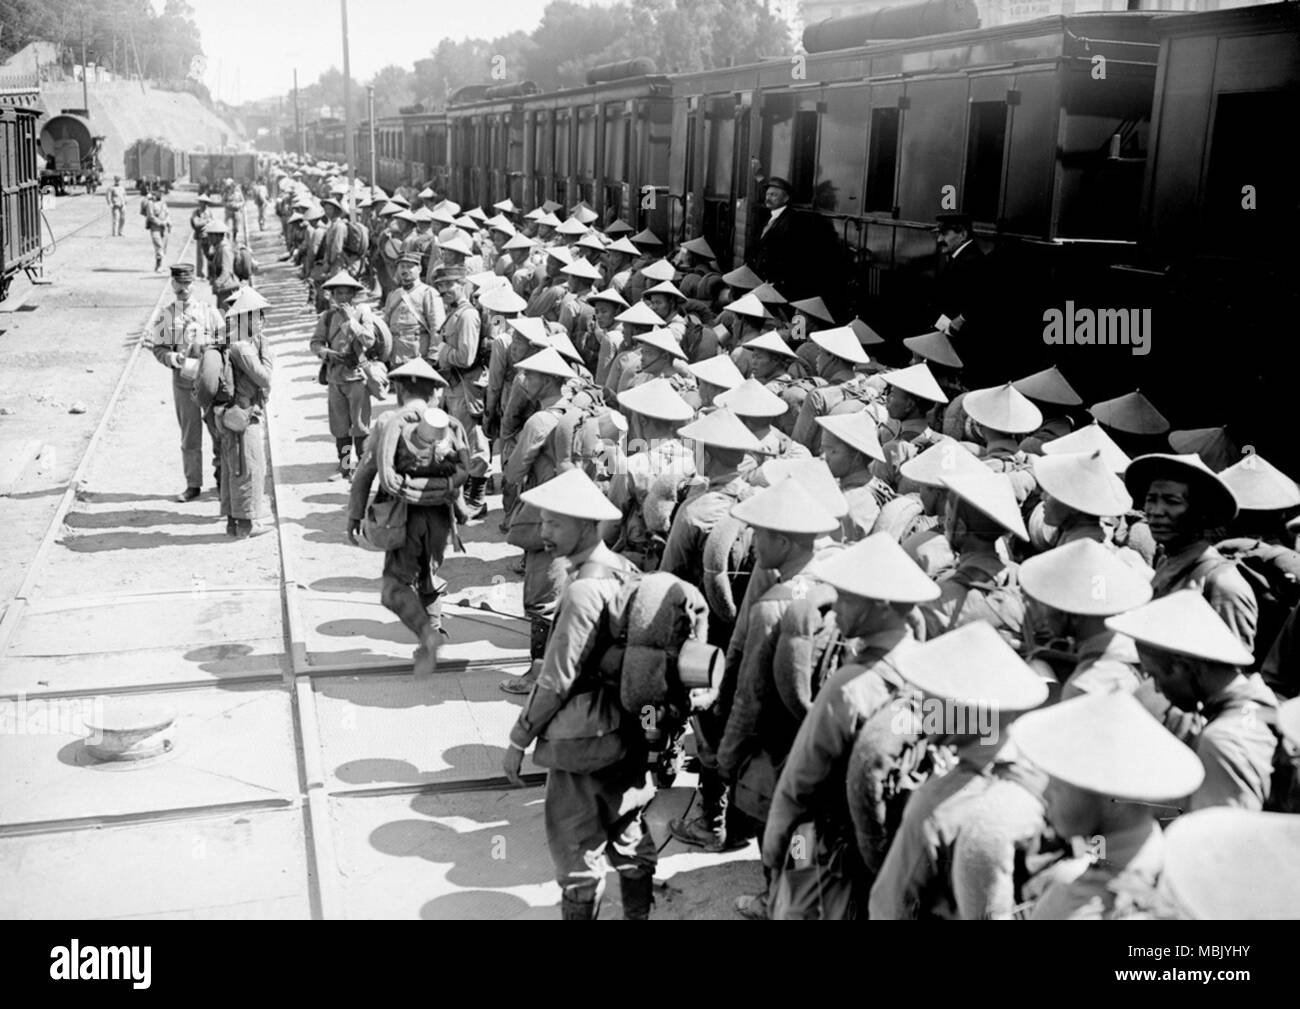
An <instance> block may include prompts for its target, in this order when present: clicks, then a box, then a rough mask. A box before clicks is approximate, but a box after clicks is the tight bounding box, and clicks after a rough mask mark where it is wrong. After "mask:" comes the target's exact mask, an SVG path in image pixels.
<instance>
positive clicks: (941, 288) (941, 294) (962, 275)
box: [934, 214, 1015, 382]
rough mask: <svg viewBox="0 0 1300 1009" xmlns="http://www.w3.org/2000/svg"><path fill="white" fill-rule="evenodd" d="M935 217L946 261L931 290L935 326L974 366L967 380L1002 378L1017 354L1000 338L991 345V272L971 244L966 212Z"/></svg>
mask: <svg viewBox="0 0 1300 1009" xmlns="http://www.w3.org/2000/svg"><path fill="white" fill-rule="evenodd" d="M935 221H936V223H935V234H936V236H937V239H938V243H939V248H940V250H941V252H942V255H943V259H944V262H943V264H942V265H941V267H940V270H939V277H938V281H937V285H936V291H935V308H936V309H937V311H938V313H939V315H938V317H937V318H936V319H935V322H934V328H935V329H937V330H940V331H941V332H943V333H945V334H947V335H948V336H949V337H951V338H952V340H953V344H954V346H956V347H957V348H958V353H960V354H961V355H962V360H963V361H965V362H966V363H967V364H968V365H973V367H972V368H970V369H968V371H969V374H968V375H967V378H968V380H975V379H979V380H981V381H983V380H984V379H987V380H988V381H989V382H1002V381H1005V380H1007V379H1009V378H1010V377H1011V376H1010V373H1009V372H1007V371H1006V369H1007V368H1011V367H1012V360H1013V359H1014V357H1015V354H1014V353H1013V352H1012V349H1011V348H1010V347H1008V346H1006V345H1005V341H1004V340H999V341H998V344H997V345H996V346H993V345H990V343H989V341H990V338H991V334H990V329H991V327H990V326H989V325H988V322H987V315H988V313H987V309H986V306H987V305H988V304H989V296H990V292H989V284H990V281H991V276H990V271H989V268H988V260H987V259H986V258H985V256H984V253H983V252H982V251H980V247H979V245H978V244H977V243H976V242H975V229H974V227H973V226H972V224H971V219H970V215H969V214H940V215H939V216H938V217H937V218H936V219H935ZM1013 370H1014V368H1013Z"/></svg>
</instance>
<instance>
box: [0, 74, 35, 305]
mask: <svg viewBox="0 0 1300 1009" xmlns="http://www.w3.org/2000/svg"><path fill="white" fill-rule="evenodd" d="M40 115H41V107H40V90H39V85H38V84H36V82H34V81H33V82H32V83H31V84H30V85H23V84H18V83H8V84H0V301H3V300H4V298H5V296H6V295H7V294H8V293H9V283H10V281H11V280H13V278H14V276H15V275H16V274H17V273H18V271H19V270H32V269H35V268H36V266H37V264H38V263H39V262H40V258H41V159H40V157H39V156H38V149H39V147H38V144H39V140H38V137H39V134H38V132H37V129H36V121H37V119H38V118H40Z"/></svg>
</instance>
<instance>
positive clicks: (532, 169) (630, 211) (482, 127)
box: [447, 60, 672, 232]
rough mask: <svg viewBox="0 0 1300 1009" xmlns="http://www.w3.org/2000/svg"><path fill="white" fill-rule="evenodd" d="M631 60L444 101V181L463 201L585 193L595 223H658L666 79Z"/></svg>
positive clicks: (662, 216) (663, 181) (664, 177)
mask: <svg viewBox="0 0 1300 1009" xmlns="http://www.w3.org/2000/svg"><path fill="white" fill-rule="evenodd" d="M652 70H653V65H650V64H648V62H647V61H644V60H633V61H629V62H628V63H626V64H619V65H616V66H614V67H609V68H596V69H594V70H593V71H591V73H590V74H589V75H588V81H589V83H588V84H586V85H584V86H582V87H576V88H568V89H565V90H562V91H555V92H549V93H546V94H532V95H526V96H523V97H516V96H511V95H504V96H502V97H500V98H492V97H491V96H490V95H491V93H490V92H489V94H488V95H485V96H484V97H483V98H481V99H479V100H478V101H471V102H467V103H465V104H461V105H452V106H450V107H449V108H448V114H447V116H448V124H449V129H450V132H451V166H452V167H451V171H452V179H451V186H452V189H453V192H458V193H460V194H462V195H463V198H462V196H461V195H458V196H457V197H456V198H457V199H458V200H459V201H460V202H462V203H465V204H466V205H469V204H475V203H477V204H480V205H482V206H485V207H487V206H491V205H492V204H493V203H495V202H497V201H499V200H502V199H505V198H506V197H507V196H508V197H510V199H511V200H513V201H514V202H515V203H516V204H518V205H520V206H529V207H531V206H537V205H539V204H541V203H544V202H545V201H547V200H554V201H555V202H557V203H559V204H561V205H563V206H565V207H568V206H572V205H573V204H576V203H578V202H579V201H585V202H586V203H587V204H588V205H589V206H591V207H592V209H593V210H595V212H596V213H597V214H598V215H600V220H601V222H602V224H609V223H612V222H613V221H614V220H615V219H621V220H624V221H626V222H627V223H629V224H631V225H633V226H634V227H636V228H637V229H638V230H639V229H640V228H643V227H650V228H652V229H654V230H656V231H659V232H664V231H665V230H666V227H667V221H668V206H667V200H666V199H665V197H666V195H667V192H668V160H669V159H668V144H669V131H670V126H671V115H672V105H671V85H670V80H669V78H668V77H666V76H663V75H659V74H654V73H653V72H649V71H652Z"/></svg>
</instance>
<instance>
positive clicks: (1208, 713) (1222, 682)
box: [1106, 589, 1277, 809]
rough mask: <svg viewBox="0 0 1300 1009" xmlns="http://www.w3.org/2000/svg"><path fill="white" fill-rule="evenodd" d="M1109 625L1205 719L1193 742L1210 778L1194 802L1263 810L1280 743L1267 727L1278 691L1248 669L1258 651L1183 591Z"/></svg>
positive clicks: (1178, 700)
mask: <svg viewBox="0 0 1300 1009" xmlns="http://www.w3.org/2000/svg"><path fill="white" fill-rule="evenodd" d="M1106 626H1107V627H1108V628H1110V629H1111V630H1112V631H1116V632H1117V633H1119V634H1126V635H1128V636H1129V637H1130V638H1132V639H1133V640H1134V641H1136V642H1137V649H1138V655H1139V656H1140V657H1141V660H1142V668H1143V669H1144V670H1145V671H1146V672H1148V673H1150V674H1151V677H1152V679H1154V680H1155V684H1156V686H1157V687H1158V688H1159V690H1160V692H1161V693H1162V694H1164V695H1165V696H1166V697H1167V698H1168V699H1169V700H1170V702H1171V703H1172V704H1174V705H1175V706H1176V707H1178V708H1180V709H1181V710H1183V711H1189V712H1191V711H1198V710H1199V712H1200V714H1201V715H1202V716H1203V717H1204V718H1205V727H1204V728H1203V729H1202V730H1201V732H1200V734H1199V735H1198V736H1197V737H1196V740H1195V742H1194V743H1193V748H1194V749H1195V750H1196V754H1197V756H1198V757H1200V759H1201V763H1202V764H1203V765H1204V767H1205V782H1204V784H1202V785H1201V787H1200V788H1199V789H1198V790H1197V791H1196V794H1194V795H1193V796H1192V798H1191V803H1190V808H1191V809H1203V808H1204V807H1206V806H1240V807H1242V808H1245V809H1261V808H1263V805H1264V802H1265V800H1266V799H1267V798H1268V793H1269V787H1270V779H1271V775H1272V764H1273V753H1274V750H1275V747H1276V740H1275V739H1274V736H1273V733H1272V731H1271V730H1270V729H1269V725H1270V724H1276V721H1277V697H1276V696H1275V695H1274V694H1273V691H1271V690H1270V689H1269V688H1268V687H1267V686H1265V684H1264V681H1263V680H1262V679H1261V678H1260V676H1259V674H1258V673H1252V672H1250V666H1251V663H1252V661H1253V656H1252V655H1251V653H1250V651H1249V650H1248V649H1247V648H1245V647H1244V646H1243V645H1242V643H1241V641H1240V640H1239V639H1238V638H1237V637H1236V636H1235V635H1234V634H1233V632H1232V631H1231V629H1230V628H1229V627H1228V626H1227V625H1226V624H1225V623H1224V621H1223V620H1221V619H1219V617H1218V616H1217V615H1216V613H1215V611H1214V610H1213V609H1212V608H1211V607H1210V604H1209V603H1207V602H1206V601H1205V599H1204V598H1203V597H1202V596H1201V595H1200V593H1198V592H1196V591H1195V590H1193V589H1184V590H1182V591H1179V592H1175V593H1173V594H1171V595H1167V596H1163V597H1158V598H1156V599H1155V600H1154V601H1153V602H1150V603H1148V604H1147V605H1145V606H1141V607H1138V608H1137V609H1133V610H1129V611H1128V612H1126V613H1123V614H1120V615H1118V616H1114V617H1109V618H1108V619H1107V620H1106Z"/></svg>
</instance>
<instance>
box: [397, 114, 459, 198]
mask: <svg viewBox="0 0 1300 1009" xmlns="http://www.w3.org/2000/svg"><path fill="white" fill-rule="evenodd" d="M402 126H403V130H404V136H405V142H406V166H407V167H406V171H407V178H409V179H410V184H411V185H412V186H416V187H420V188H422V187H424V186H426V185H427V186H432V187H433V189H434V190H435V191H436V192H440V193H441V192H445V191H446V189H447V179H448V174H449V166H448V157H447V154H448V150H449V145H448V143H447V117H446V115H445V114H443V113H441V112H426V111H424V110H423V109H420V110H418V111H411V112H409V113H407V114H404V115H403V116H402ZM380 185H383V183H382V182H381V183H380Z"/></svg>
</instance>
